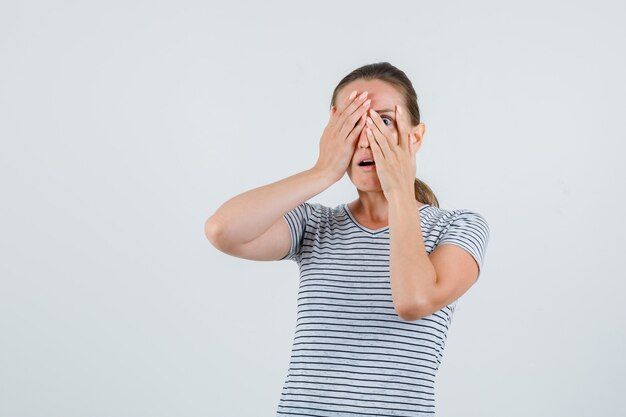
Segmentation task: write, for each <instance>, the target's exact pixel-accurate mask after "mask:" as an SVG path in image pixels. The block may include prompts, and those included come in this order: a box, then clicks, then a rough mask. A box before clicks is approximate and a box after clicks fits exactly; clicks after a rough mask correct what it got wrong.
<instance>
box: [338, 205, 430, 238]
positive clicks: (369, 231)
mask: <svg viewBox="0 0 626 417" xmlns="http://www.w3.org/2000/svg"><path fill="white" fill-rule="evenodd" d="M429 206H430V204H424V205H423V206H420V207H419V209H418V210H419V211H420V212H421V211H422V209H423V208H425V207H429ZM343 209H344V210H345V212H346V214H348V217H350V220H352V222H353V223H354V224H355V225H356V226H357V227H358V228H359V229H362V230H364V231H366V232H368V233H371V234H378V233H382V232H384V231H386V230H389V225H387V226H385V227H382V228H380V229H370V228H368V227H365V226H363V225H362V224H360V223H359V222H358V221H357V220H356V218H355V217H354V216H353V215H352V212H351V211H350V208H349V207H348V203H344V204H343Z"/></svg>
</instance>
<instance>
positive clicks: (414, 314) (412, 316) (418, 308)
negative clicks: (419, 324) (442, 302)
mask: <svg viewBox="0 0 626 417" xmlns="http://www.w3.org/2000/svg"><path fill="white" fill-rule="evenodd" d="M429 311H430V310H429V308H428V307H427V306H426V305H425V303H423V302H413V303H410V304H409V303H407V304H404V305H402V306H399V307H397V308H396V312H397V313H398V317H400V318H401V319H402V320H405V321H414V320H419V319H421V318H423V317H426V316H427V315H429V314H430V313H429Z"/></svg>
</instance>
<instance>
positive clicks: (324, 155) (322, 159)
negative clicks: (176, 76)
mask: <svg viewBox="0 0 626 417" xmlns="http://www.w3.org/2000/svg"><path fill="white" fill-rule="evenodd" d="M366 98H367V91H365V92H364V93H362V94H361V95H359V96H358V97H356V91H353V92H352V94H351V95H350V96H348V98H346V100H345V101H344V102H343V103H340V104H339V107H335V106H333V108H332V109H331V113H330V119H329V120H328V124H327V125H326V128H325V129H324V132H323V133H322V137H321V139H320V155H319V158H318V160H317V162H316V163H315V166H314V169H319V170H321V171H322V172H325V173H327V174H328V175H329V176H330V177H331V178H333V180H334V181H335V182H337V181H339V180H340V179H341V178H343V175H344V174H345V173H346V170H347V169H348V166H350V162H351V161H352V157H353V155H354V145H355V143H356V141H357V139H358V137H359V135H360V134H361V131H362V130H363V126H364V125H365V120H366V118H367V110H368V108H369V106H370V103H371V101H372V100H371V99H370V100H367V101H366V100H365V99H366Z"/></svg>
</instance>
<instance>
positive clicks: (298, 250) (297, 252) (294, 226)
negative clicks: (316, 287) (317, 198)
mask: <svg viewBox="0 0 626 417" xmlns="http://www.w3.org/2000/svg"><path fill="white" fill-rule="evenodd" d="M310 213H311V206H310V204H309V203H307V202H304V203H302V204H300V205H299V206H297V207H295V208H294V209H293V210H291V211H289V212H287V213H286V214H284V215H283V219H285V221H286V222H287V225H288V226H289V233H290V234H291V247H290V248H289V253H288V254H287V255H285V256H284V257H283V258H281V259H280V260H281V261H282V260H285V259H289V260H292V261H298V260H299V258H300V257H301V256H302V244H303V240H304V232H305V230H306V225H307V222H308V221H309V215H310Z"/></svg>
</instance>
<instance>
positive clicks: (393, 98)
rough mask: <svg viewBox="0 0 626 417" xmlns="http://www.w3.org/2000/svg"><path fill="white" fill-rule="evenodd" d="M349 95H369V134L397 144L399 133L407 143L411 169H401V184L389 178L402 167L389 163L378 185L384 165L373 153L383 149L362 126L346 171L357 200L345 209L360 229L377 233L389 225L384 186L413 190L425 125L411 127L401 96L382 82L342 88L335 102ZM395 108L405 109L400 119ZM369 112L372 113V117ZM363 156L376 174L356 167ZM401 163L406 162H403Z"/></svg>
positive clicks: (418, 204) (353, 84) (399, 181)
mask: <svg viewBox="0 0 626 417" xmlns="http://www.w3.org/2000/svg"><path fill="white" fill-rule="evenodd" d="M352 91H357V95H358V94H361V93H362V92H365V91H367V92H368V96H367V99H369V100H371V104H370V108H369V111H368V113H367V114H368V118H370V119H371V121H372V125H370V126H371V127H369V130H371V131H372V134H376V135H377V136H378V137H379V138H380V139H384V137H383V133H386V134H387V135H391V136H393V140H394V141H395V143H396V144H397V143H398V133H399V130H401V131H402V132H403V133H404V134H406V135H407V137H406V139H405V140H406V141H407V143H408V151H407V154H406V156H407V157H408V158H409V160H410V165H407V164H404V165H402V168H403V171H404V172H403V175H404V183H402V180H401V179H399V178H396V179H393V178H391V177H392V176H393V175H394V174H395V171H397V170H395V169H393V168H394V166H393V165H395V167H396V168H397V167H398V165H401V164H400V162H399V161H396V160H390V161H388V163H387V164H386V168H387V169H386V173H387V175H386V177H384V178H385V180H387V181H382V182H383V183H381V176H382V174H379V172H380V171H381V168H382V167H383V166H384V163H383V162H382V161H381V160H380V158H381V157H380V156H378V158H377V155H376V154H375V151H376V150H380V151H381V152H384V147H381V146H380V145H377V144H376V143H377V142H375V138H376V136H372V135H371V134H370V135H368V132H367V131H368V126H367V125H365V126H364V127H363V129H362V130H361V133H360V135H359V138H358V140H357V143H356V147H355V151H354V155H353V157H352V161H351V163H350V165H349V167H348V169H347V170H346V172H347V174H348V176H349V177H350V180H351V181H352V183H353V184H354V186H355V187H356V189H357V192H358V194H359V197H358V199H357V200H355V201H353V202H351V203H349V204H348V208H349V209H350V211H351V212H352V214H353V215H354V216H355V218H356V219H357V221H358V222H359V223H361V224H362V225H363V226H365V227H369V228H371V229H379V228H382V227H385V226H387V225H388V224H389V203H388V195H386V194H385V189H384V188H385V187H383V184H384V185H386V186H387V187H386V188H387V189H390V188H392V186H395V187H404V188H406V187H410V189H411V190H412V189H413V180H414V178H415V154H416V153H417V151H418V150H419V148H420V147H421V144H422V139H423V137H424V133H425V130H426V126H425V125H424V123H420V124H419V125H417V126H413V125H411V123H410V121H409V117H408V114H407V111H406V105H405V103H404V99H403V96H402V94H401V93H400V92H399V91H398V90H397V89H396V88H395V87H394V86H392V85H390V84H388V83H386V82H384V81H381V80H355V81H353V82H351V83H349V84H347V85H345V86H344V87H342V89H341V90H340V91H339V93H338V94H337V98H336V99H337V100H336V101H337V102H338V103H342V102H344V100H346V98H347V97H348V96H349V95H350V93H351V92H352ZM396 105H399V106H401V107H402V108H403V109H405V111H404V112H403V113H402V114H401V115H398V114H397V111H396ZM372 111H375V113H374V112H372ZM403 116H404V117H403ZM399 121H403V122H404V125H400V126H399V125H398V123H399ZM378 126H380V127H378ZM385 127H386V129H387V131H386V132H384V129H385ZM409 137H410V140H409ZM364 155H367V156H368V159H374V160H375V161H376V169H375V170H372V171H363V170H362V169H361V167H359V165H358V163H359V161H361V159H362V158H363V156H364ZM379 155H382V154H379ZM402 161H403V162H406V160H405V159H403V160H402ZM411 170H412V171H411ZM387 177H389V178H387ZM391 191H392V190H388V192H387V194H389V193H390V192H391ZM415 203H416V206H417V207H421V206H422V205H424V204H423V203H421V202H419V201H417V200H416V201H415Z"/></svg>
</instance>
